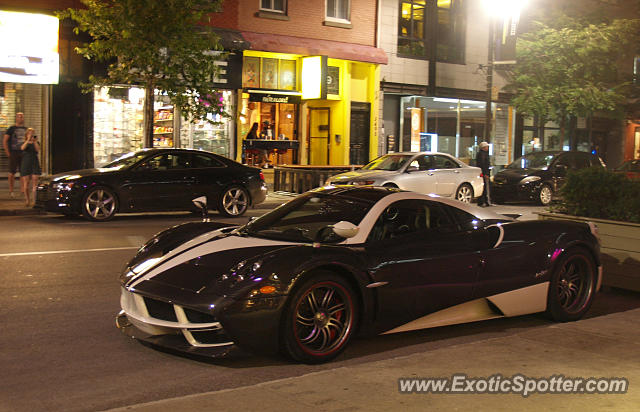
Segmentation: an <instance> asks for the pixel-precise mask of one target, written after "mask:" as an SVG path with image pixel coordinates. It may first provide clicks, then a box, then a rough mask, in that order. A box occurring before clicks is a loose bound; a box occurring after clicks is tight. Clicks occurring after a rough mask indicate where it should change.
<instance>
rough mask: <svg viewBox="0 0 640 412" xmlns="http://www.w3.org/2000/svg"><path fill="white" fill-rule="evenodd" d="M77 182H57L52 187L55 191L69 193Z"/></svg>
mask: <svg viewBox="0 0 640 412" xmlns="http://www.w3.org/2000/svg"><path fill="white" fill-rule="evenodd" d="M74 185H75V182H57V183H54V184H53V185H52V187H53V188H54V189H55V190H60V191H69V190H71V189H73V186H74Z"/></svg>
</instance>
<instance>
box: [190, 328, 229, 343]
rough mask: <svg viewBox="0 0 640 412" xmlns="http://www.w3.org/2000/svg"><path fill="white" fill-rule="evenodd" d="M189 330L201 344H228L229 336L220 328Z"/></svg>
mask: <svg viewBox="0 0 640 412" xmlns="http://www.w3.org/2000/svg"><path fill="white" fill-rule="evenodd" d="M190 332H191V335H192V336H193V338H194V339H195V340H196V341H197V342H198V343H200V344H203V345H215V344H228V343H230V342H231V338H229V336H227V334H226V333H224V331H223V330H222V329H217V330H201V331H200V330H191V331H190Z"/></svg>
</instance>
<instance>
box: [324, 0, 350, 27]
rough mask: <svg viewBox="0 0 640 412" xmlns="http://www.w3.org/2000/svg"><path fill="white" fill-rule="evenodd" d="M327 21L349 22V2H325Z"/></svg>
mask: <svg viewBox="0 0 640 412" xmlns="http://www.w3.org/2000/svg"><path fill="white" fill-rule="evenodd" d="M326 4H327V5H326V10H327V16H326V17H327V20H330V21H331V20H334V21H344V22H349V21H350V20H351V17H350V10H349V9H350V7H351V2H350V0H327V3H326Z"/></svg>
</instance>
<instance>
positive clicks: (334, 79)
mask: <svg viewBox="0 0 640 412" xmlns="http://www.w3.org/2000/svg"><path fill="white" fill-rule="evenodd" d="M327 94H340V68H339V67H335V66H329V67H327Z"/></svg>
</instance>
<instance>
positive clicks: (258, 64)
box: [242, 56, 297, 90]
mask: <svg viewBox="0 0 640 412" xmlns="http://www.w3.org/2000/svg"><path fill="white" fill-rule="evenodd" d="M296 85H297V78H296V61H295V60H286V59H273V58H267V57H264V58H260V57H254V56H245V57H244V60H243V65H242V86H243V87H260V88H263V89H280V90H296Z"/></svg>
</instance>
